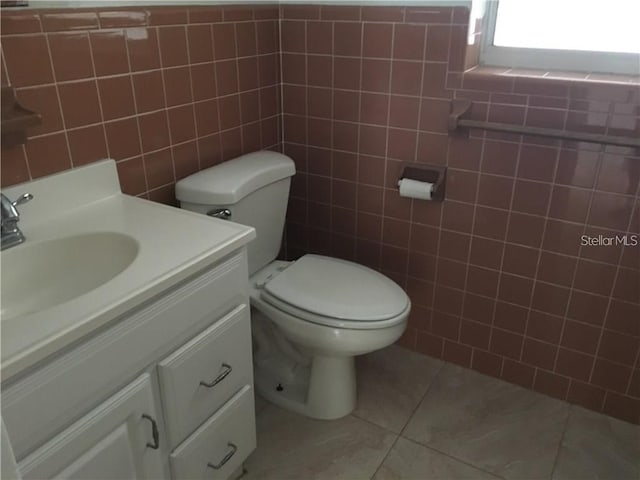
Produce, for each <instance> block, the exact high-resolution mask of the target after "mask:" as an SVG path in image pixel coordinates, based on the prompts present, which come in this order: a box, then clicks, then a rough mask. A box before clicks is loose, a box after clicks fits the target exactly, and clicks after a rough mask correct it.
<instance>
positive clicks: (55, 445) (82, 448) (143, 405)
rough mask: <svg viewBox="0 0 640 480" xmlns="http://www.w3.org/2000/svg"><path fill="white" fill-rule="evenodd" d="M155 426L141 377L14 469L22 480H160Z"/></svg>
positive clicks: (147, 381)
mask: <svg viewBox="0 0 640 480" xmlns="http://www.w3.org/2000/svg"><path fill="white" fill-rule="evenodd" d="M157 421H158V412H156V410H155V407H154V401H153V390H152V387H151V380H150V377H149V375H148V374H146V373H145V374H144V375H142V376H141V377H139V378H138V379H137V380H135V381H133V382H132V383H130V384H129V385H127V386H126V387H125V388H123V389H122V390H120V391H119V392H118V393H116V394H115V395H113V396H112V397H111V398H109V399H108V400H106V401H105V402H103V403H102V404H101V405H99V406H98V407H96V408H95V409H94V410H92V411H91V412H90V413H88V414H87V415H85V416H84V417H83V418H81V419H80V420H78V421H77V422H76V423H74V424H73V425H71V426H70V427H69V428H67V429H66V430H64V431H63V432H62V433H60V434H58V435H56V436H55V437H54V438H53V439H51V440H50V441H49V442H47V443H46V444H45V445H43V446H42V447H40V448H39V449H37V450H36V451H35V452H33V453H32V454H30V455H29V456H27V457H26V458H25V459H24V460H22V461H21V462H20V463H19V464H18V469H19V471H20V473H21V475H22V478H23V479H24V480H28V479H41V478H47V479H48V478H60V479H63V478H64V479H78V480H81V479H82V480H86V479H88V478H91V479H110V480H116V479H143V478H149V479H159V478H164V477H165V475H164V470H163V465H162V450H163V447H162V448H158V447H159V445H158V444H159V443H160V441H159V437H160V431H159V425H158V423H157ZM163 442H164V440H163ZM163 444H164V443H163ZM154 447H155V448H154Z"/></svg>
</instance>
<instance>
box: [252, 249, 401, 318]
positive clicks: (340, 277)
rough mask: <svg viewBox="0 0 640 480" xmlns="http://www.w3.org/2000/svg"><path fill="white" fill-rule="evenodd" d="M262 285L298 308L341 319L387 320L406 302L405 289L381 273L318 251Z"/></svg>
mask: <svg viewBox="0 0 640 480" xmlns="http://www.w3.org/2000/svg"><path fill="white" fill-rule="evenodd" d="M264 289H265V290H266V292H267V293H268V294H270V295H272V296H273V297H275V298H277V299H278V300H281V301H283V302H286V303H288V304H289V305H293V306H294V307H297V308H299V309H302V310H306V311H308V312H312V313H315V314H317V315H322V316H325V317H331V318H338V319H343V320H354V321H376V320H387V319H390V318H393V317H395V316H397V315H399V314H400V313H401V312H403V311H404V310H405V309H406V308H407V306H408V305H409V299H408V297H407V295H406V293H405V292H404V291H403V290H402V289H401V288H400V287H399V286H398V285H397V284H396V283H395V282H393V281H392V280H391V279H389V278H387V277H385V276H384V275H382V274H380V273H378V272H376V271H375V270H372V269H370V268H367V267H364V266H362V265H358V264H356V263H353V262H348V261H345V260H340V259H337V258H331V257H324V256H321V255H304V256H303V257H301V258H300V259H299V260H297V261H296V262H294V263H293V264H292V265H291V266H290V267H288V268H287V269H286V270H285V271H283V272H282V273H280V274H279V275H277V276H276V277H274V278H273V279H272V280H270V281H269V282H267V283H266V285H265V286H264Z"/></svg>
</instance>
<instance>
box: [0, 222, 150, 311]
mask: <svg viewBox="0 0 640 480" xmlns="http://www.w3.org/2000/svg"><path fill="white" fill-rule="evenodd" d="M137 255H138V242H137V241H136V240H135V239H134V238H132V237H130V236H128V235H124V234H121V233H112V232H98V233H90V234H82V235H74V236H70V237H65V238H59V239H55V240H48V241H42V242H33V243H29V240H28V239H27V241H26V243H24V244H22V245H20V246H18V247H13V248H10V249H7V250H5V251H3V252H2V256H1V257H0V258H1V260H2V282H1V287H0V289H1V290H0V293H1V295H2V304H1V311H0V317H1V318H2V320H3V321H4V320H8V319H11V318H14V317H17V316H20V315H25V314H29V313H34V312H38V311H41V310H44V309H47V308H51V307H55V306H56V305H60V304H62V303H65V302H68V301H69V300H73V299H74V298H77V297H79V296H80V295H83V294H85V293H88V292H90V291H91V290H93V289H95V288H98V287H99V286H101V285H103V284H105V283H107V282H108V281H109V280H111V279H113V278H114V277H115V276H116V275H118V274H119V273H121V272H122V271H123V270H125V269H126V268H127V267H128V266H129V265H130V264H131V263H132V262H133V261H134V260H135V258H136V257H137Z"/></svg>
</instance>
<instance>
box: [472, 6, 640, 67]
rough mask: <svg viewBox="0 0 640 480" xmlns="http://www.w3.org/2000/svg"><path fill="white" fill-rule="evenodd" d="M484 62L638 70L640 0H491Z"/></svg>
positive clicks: (513, 65)
mask: <svg viewBox="0 0 640 480" xmlns="http://www.w3.org/2000/svg"><path fill="white" fill-rule="evenodd" d="M485 18H486V19H487V23H486V26H485V34H484V35H483V40H484V45H483V51H482V57H481V63H482V64H483V65H495V66H506V67H511V68H533V69H542V70H563V71H574V70H575V71H587V72H601V73H621V74H629V75H640V0H490V1H489V2H488V5H487V12H486V17H485Z"/></svg>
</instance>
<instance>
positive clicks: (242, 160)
mask: <svg viewBox="0 0 640 480" xmlns="http://www.w3.org/2000/svg"><path fill="white" fill-rule="evenodd" d="M295 173H296V167H295V164H294V163H293V160H291V159H290V158H289V157H287V156H286V155H283V154H281V153H278V152H271V151H267V150H263V151H259V152H253V153H247V154H246V155H242V156H240V157H237V158H234V159H233V160H228V161H226V162H223V163H220V164H218V165H215V166H213V167H210V168H207V169H204V170H201V171H199V172H197V173H194V174H193V175H190V176H188V177H185V178H183V179H182V180H180V181H179V182H177V183H176V198H177V199H178V200H179V201H180V202H186V203H196V204H201V205H229V204H234V203H236V202H238V201H239V200H241V199H243V198H244V197H246V196H247V195H248V194H250V193H251V192H254V191H256V190H258V189H260V188H262V187H264V186H266V185H269V184H270V183H273V182H277V181H278V180H282V179H283V178H287V177H291V176H293V175H295Z"/></svg>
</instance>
